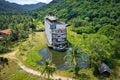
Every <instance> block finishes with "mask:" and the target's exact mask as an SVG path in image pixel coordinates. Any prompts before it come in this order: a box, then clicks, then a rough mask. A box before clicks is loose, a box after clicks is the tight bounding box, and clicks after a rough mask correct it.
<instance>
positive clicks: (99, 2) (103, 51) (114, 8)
mask: <svg viewBox="0 0 120 80" xmlns="http://www.w3.org/2000/svg"><path fill="white" fill-rule="evenodd" d="M46 14H51V15H55V16H57V17H59V18H60V19H61V20H62V21H65V22H66V23H67V24H69V25H70V26H69V27H68V41H69V43H70V44H71V45H72V46H76V45H77V46H79V47H81V48H82V49H83V50H84V51H85V52H86V53H88V55H89V60H90V66H91V67H95V66H98V64H99V63H101V62H105V63H106V64H107V65H109V67H110V68H115V67H116V66H117V63H116V62H117V61H115V60H116V58H118V59H120V57H119V56H120V51H119V50H120V1H119V0H74V1H73V0H54V1H53V2H51V3H50V4H48V5H47V6H46V7H44V8H40V9H38V10H35V11H33V12H32V15H33V17H34V18H37V19H40V20H42V21H43V20H44V19H43V18H44V16H45V15H46ZM76 33H77V34H76Z"/></svg>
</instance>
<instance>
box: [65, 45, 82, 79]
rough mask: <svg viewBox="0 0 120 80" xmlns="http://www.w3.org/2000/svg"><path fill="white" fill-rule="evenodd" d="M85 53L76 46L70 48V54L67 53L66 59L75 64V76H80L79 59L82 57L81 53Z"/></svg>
mask: <svg viewBox="0 0 120 80" xmlns="http://www.w3.org/2000/svg"><path fill="white" fill-rule="evenodd" d="M82 54H83V51H82V50H81V49H80V48H78V47H76V48H69V49H68V54H67V55H66V57H65V58H66V59H67V61H68V62H70V63H71V64H73V65H74V75H75V78H76V77H77V76H78V74H79V73H78V72H79V70H80V68H79V65H78V59H79V58H82V57H81V55H82Z"/></svg>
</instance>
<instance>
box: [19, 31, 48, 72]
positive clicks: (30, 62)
mask: <svg viewBox="0 0 120 80" xmlns="http://www.w3.org/2000/svg"><path fill="white" fill-rule="evenodd" d="M22 45H23V46H25V47H27V48H26V50H22V51H21V52H22V54H21V53H19V54H17V57H18V58H19V59H20V60H21V61H22V63H24V64H25V65H26V66H28V67H30V68H33V69H35V70H39V69H40V66H39V65H38V64H37V63H36V62H37V61H39V60H40V59H42V55H40V54H39V50H41V49H42V48H45V47H46V39H45V34H44V32H35V34H34V35H32V34H31V35H30V36H29V39H28V40H27V41H25V42H23V43H22Z"/></svg>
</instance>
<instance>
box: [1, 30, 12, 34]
mask: <svg viewBox="0 0 120 80" xmlns="http://www.w3.org/2000/svg"><path fill="white" fill-rule="evenodd" d="M11 32H12V31H11V29H5V30H0V33H2V34H11Z"/></svg>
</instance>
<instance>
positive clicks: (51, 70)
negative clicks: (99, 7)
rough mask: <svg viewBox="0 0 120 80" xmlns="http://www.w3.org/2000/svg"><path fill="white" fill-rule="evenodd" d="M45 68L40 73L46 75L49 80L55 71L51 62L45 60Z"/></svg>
mask: <svg viewBox="0 0 120 80" xmlns="http://www.w3.org/2000/svg"><path fill="white" fill-rule="evenodd" d="M44 66H45V68H44V69H43V71H42V75H43V74H44V75H45V76H46V75H47V78H48V80H49V79H50V76H52V75H53V73H54V72H55V71H56V67H55V65H53V64H52V61H51V60H50V59H47V60H46V61H45V65H44Z"/></svg>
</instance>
